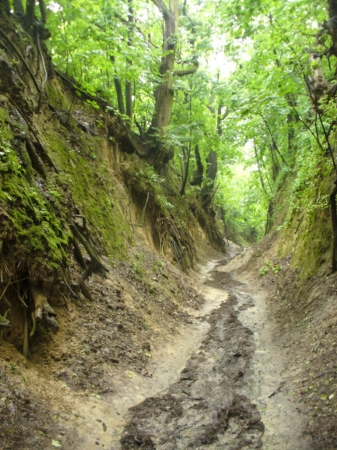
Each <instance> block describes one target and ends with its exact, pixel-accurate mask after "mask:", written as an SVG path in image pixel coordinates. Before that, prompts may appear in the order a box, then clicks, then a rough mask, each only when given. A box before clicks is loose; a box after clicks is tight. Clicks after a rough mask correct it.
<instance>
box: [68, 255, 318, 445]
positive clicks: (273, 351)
mask: <svg viewBox="0 0 337 450" xmlns="http://www.w3.org/2000/svg"><path fill="white" fill-rule="evenodd" d="M232 256H233V255H232ZM201 276H202V277H203V278H204V292H203V294H204V295H205V298H206V303H205V305H204V307H203V308H202V309H201V310H199V311H188V312H189V313H190V315H191V323H190V324H188V325H186V326H184V328H183V329H182V331H181V333H180V334H179V335H178V336H177V337H176V338H175V339H174V341H172V342H169V343H168V344H167V347H166V348H162V349H160V351H157V352H156V353H154V354H153V358H152V362H151V366H149V367H148V372H149V376H148V377H144V376H133V377H132V378H130V379H128V380H127V381H125V378H124V379H121V380H120V382H119V380H114V384H115V386H116V387H118V389H117V390H116V391H117V393H116V394H114V395H113V396H111V397H110V398H109V399H107V401H106V402H103V403H102V402H96V403H95V405H94V404H93V402H95V400H94V399H92V400H90V401H89V402H85V403H84V404H82V408H83V409H82V411H83V414H84V416H86V417H88V416H90V415H88V414H86V411H87V412H89V411H92V410H93V408H95V409H94V410H95V417H100V424H97V421H96V422H95V420H92V421H90V420H88V421H86V423H85V424H83V423H81V427H80V428H79V429H78V430H77V432H78V434H79V438H80V441H81V445H82V446H81V448H82V449H83V450H86V449H92V448H94V447H93V444H94V442H93V441H92V439H94V440H96V442H95V443H96V444H97V445H100V446H102V447H104V448H108V449H111V450H118V449H123V450H129V449H146V450H150V449H157V450H178V449H188V448H191V449H240V448H242V449H259V448H263V449H266V450H269V449H270V450H287V449H289V450H294V449H296V450H310V448H311V446H310V442H308V441H306V440H305V439H304V438H303V436H302V431H303V429H304V426H305V416H304V414H303V413H302V412H301V410H300V409H299V408H298V405H296V403H295V402H294V401H293V399H292V396H291V392H290V388H289V386H288V384H287V381H288V379H287V376H286V375H285V372H286V369H287V364H288V359H289V355H287V354H286V353H285V350H284V349H283V348H280V347H279V346H278V345H277V343H276V342H275V338H274V336H273V324H272V323H271V322H270V321H269V319H268V314H267V311H266V307H265V302H264V295H265V294H264V292H263V291H262V290H259V288H258V287H257V285H256V284H254V282H253V281H252V280H249V284H247V281H248V280H247V279H243V277H242V276H240V265H239V264H238V262H237V261H236V260H235V259H234V260H233V261H231V258H228V259H221V260H212V261H209V262H208V263H207V264H206V266H204V268H203V269H202V271H201ZM101 424H103V425H104V426H103V427H102V428H98V427H97V425H101ZM83 425H85V426H83ZM98 430H100V431H98ZM88 435H89V436H92V439H88ZM81 438H82V439H81Z"/></svg>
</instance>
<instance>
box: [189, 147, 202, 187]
mask: <svg viewBox="0 0 337 450" xmlns="http://www.w3.org/2000/svg"><path fill="white" fill-rule="evenodd" d="M194 155H195V161H196V163H197V168H196V170H195V172H194V175H193V180H192V181H191V183H190V184H191V186H201V183H202V180H203V178H204V166H203V164H202V162H201V155H200V151H199V146H198V145H196V146H195V147H194Z"/></svg>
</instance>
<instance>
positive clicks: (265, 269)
mask: <svg viewBox="0 0 337 450" xmlns="http://www.w3.org/2000/svg"><path fill="white" fill-rule="evenodd" d="M281 270H282V266H280V265H279V264H275V265H274V264H273V263H272V262H271V261H268V259H266V260H265V261H264V265H263V266H262V267H261V269H260V277H263V276H264V275H266V274H267V273H269V272H270V271H272V273H273V274H274V275H276V274H277V273H279V272H281Z"/></svg>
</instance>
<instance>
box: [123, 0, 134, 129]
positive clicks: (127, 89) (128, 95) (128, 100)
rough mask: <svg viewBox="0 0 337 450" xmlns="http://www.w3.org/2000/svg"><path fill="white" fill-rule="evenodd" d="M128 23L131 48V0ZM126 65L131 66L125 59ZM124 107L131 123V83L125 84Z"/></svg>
mask: <svg viewBox="0 0 337 450" xmlns="http://www.w3.org/2000/svg"><path fill="white" fill-rule="evenodd" d="M128 23H129V31H128V46H129V47H131V46H132V35H133V8H132V0H128ZM126 63H127V64H128V65H129V66H132V61H131V59H127V60H126ZM125 106H126V114H127V116H128V117H129V118H130V120H131V121H132V117H133V102H132V82H131V81H126V82H125Z"/></svg>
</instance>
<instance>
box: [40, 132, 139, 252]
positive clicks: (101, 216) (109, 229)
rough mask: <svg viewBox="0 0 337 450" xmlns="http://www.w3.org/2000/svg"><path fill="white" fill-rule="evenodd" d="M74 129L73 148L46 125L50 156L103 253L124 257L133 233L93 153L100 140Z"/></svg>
mask: <svg viewBox="0 0 337 450" xmlns="http://www.w3.org/2000/svg"><path fill="white" fill-rule="evenodd" d="M77 132H78V136H77V137H76V139H77V141H78V144H77V145H76V147H74V146H73V145H71V144H70V142H69V141H68V140H67V137H65V138H61V137H60V135H59V134H58V133H57V132H56V131H55V130H54V129H53V128H48V130H47V134H46V135H45V139H46V140H47V142H48V143H49V153H50V156H51V159H52V160H53V161H54V163H55V165H56V167H57V168H58V170H59V171H60V173H59V175H58V180H59V182H60V183H61V184H62V185H67V186H68V187H69V188H70V191H71V196H72V199H73V200H74V203H75V205H76V207H77V208H79V210H80V212H81V214H83V215H84V216H85V217H86V218H87V219H88V221H89V224H88V225H89V227H90V224H91V225H92V226H91V231H92V232H93V233H94V234H95V233H96V238H97V239H99V240H101V242H102V243H103V245H102V246H103V248H104V249H105V250H106V253H107V254H110V255H112V256H113V257H117V258H125V257H126V248H127V245H126V244H127V243H128V242H129V243H132V242H133V236H132V233H131V230H130V226H129V224H128V223H127V221H126V219H125V217H124V215H123V214H122V212H121V211H120V210H119V208H117V207H116V206H115V205H116V204H118V203H119V202H118V199H117V198H116V194H115V189H114V185H113V181H112V179H111V177H110V176H109V173H108V171H107V168H106V166H105V164H104V163H103V161H102V160H100V158H99V157H97V155H96V153H95V152H96V151H95V148H97V147H99V146H100V145H101V141H100V139H99V138H97V137H95V138H91V137H88V136H87V135H86V136H85V138H86V140H85V139H84V138H83V137H82V132H81V131H79V130H77ZM97 230H99V231H97Z"/></svg>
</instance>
